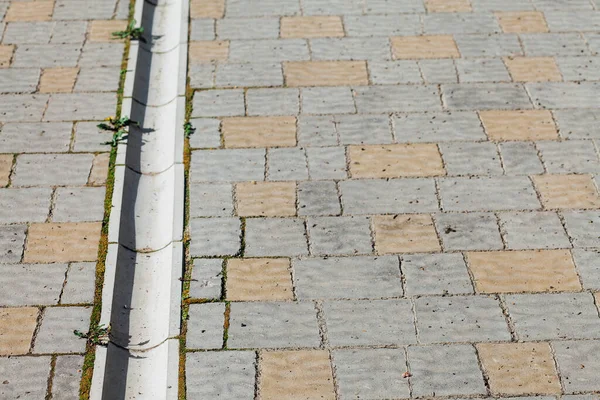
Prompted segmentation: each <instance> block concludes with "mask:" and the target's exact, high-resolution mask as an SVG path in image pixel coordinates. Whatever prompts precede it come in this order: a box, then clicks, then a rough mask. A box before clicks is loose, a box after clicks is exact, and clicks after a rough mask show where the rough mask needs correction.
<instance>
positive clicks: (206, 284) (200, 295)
mask: <svg viewBox="0 0 600 400" xmlns="http://www.w3.org/2000/svg"><path fill="white" fill-rule="evenodd" d="M222 272H223V260H221V259H220V258H215V259H206V258H197V259H195V260H194V268H193V269H192V281H191V282H190V297H191V298H192V299H218V298H220V297H221V281H222V276H223V275H222Z"/></svg>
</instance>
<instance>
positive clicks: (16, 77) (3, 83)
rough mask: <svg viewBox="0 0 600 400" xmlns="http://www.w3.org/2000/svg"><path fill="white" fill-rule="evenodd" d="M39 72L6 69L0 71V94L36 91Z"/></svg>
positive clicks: (26, 69)
mask: <svg viewBox="0 0 600 400" xmlns="http://www.w3.org/2000/svg"><path fill="white" fill-rule="evenodd" d="M39 80H40V70H39V69H37V68H36V69H31V68H8V69H2V70H0V93H33V92H35V91H37V85H38V81H39Z"/></svg>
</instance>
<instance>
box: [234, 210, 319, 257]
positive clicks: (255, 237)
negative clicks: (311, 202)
mask: <svg viewBox="0 0 600 400" xmlns="http://www.w3.org/2000/svg"><path fill="white" fill-rule="evenodd" d="M306 254H308V244H307V238H306V232H305V228H304V221H302V220H301V219H298V218H250V219H247V220H246V252H245V254H244V255H245V256H246V257H273V256H283V257H289V256H299V255H306Z"/></svg>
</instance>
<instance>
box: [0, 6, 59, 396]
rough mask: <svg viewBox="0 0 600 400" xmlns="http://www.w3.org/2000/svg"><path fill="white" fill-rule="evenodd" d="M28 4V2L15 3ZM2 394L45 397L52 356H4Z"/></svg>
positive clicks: (0, 370) (0, 360)
mask: <svg viewBox="0 0 600 400" xmlns="http://www.w3.org/2000/svg"><path fill="white" fill-rule="evenodd" d="M13 4H27V3H13ZM0 375H2V379H3V382H7V383H6V384H3V385H2V387H1V388H0V395H1V396H2V397H4V398H6V399H19V398H20V399H27V398H29V399H43V398H44V396H46V390H47V389H48V376H49V375H50V357H2V358H0Z"/></svg>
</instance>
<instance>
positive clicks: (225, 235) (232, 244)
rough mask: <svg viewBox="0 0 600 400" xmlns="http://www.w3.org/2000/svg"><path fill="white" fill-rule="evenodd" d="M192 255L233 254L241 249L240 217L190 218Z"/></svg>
mask: <svg viewBox="0 0 600 400" xmlns="http://www.w3.org/2000/svg"><path fill="white" fill-rule="evenodd" d="M190 229H191V236H192V242H191V244H190V253H191V255H192V257H201V256H232V255H234V254H236V253H237V252H238V251H239V249H240V237H241V228H240V220H239V219H238V218H194V219H191V220H190Z"/></svg>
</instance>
